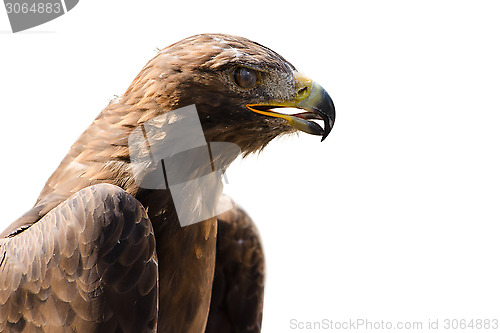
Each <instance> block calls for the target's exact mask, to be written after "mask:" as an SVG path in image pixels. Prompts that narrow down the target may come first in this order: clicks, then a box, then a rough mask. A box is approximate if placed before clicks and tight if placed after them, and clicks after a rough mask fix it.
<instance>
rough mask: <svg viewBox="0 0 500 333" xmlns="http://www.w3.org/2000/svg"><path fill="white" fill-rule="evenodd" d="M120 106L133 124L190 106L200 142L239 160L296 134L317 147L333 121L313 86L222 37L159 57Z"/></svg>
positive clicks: (264, 52) (280, 62)
mask: <svg viewBox="0 0 500 333" xmlns="http://www.w3.org/2000/svg"><path fill="white" fill-rule="evenodd" d="M121 102H122V103H125V104H126V105H128V107H129V108H132V109H135V110H136V111H137V112H139V113H140V114H141V116H140V119H139V123H140V122H143V121H147V120H149V119H151V118H152V117H154V116H156V115H158V114H161V113H162V112H165V111H170V110H174V109H177V108H181V107H184V106H187V105H192V104H194V105H196V108H197V110H198V113H199V117H200V121H201V125H202V128H203V131H204V133H205V137H206V138H207V141H224V142H232V143H235V144H237V145H238V146H239V147H240V149H241V151H242V152H243V153H244V154H248V153H251V152H255V151H259V150H261V149H262V148H264V147H265V146H266V145H267V144H268V143H269V142H270V141H271V140H272V139H274V138H275V137H277V136H280V135H283V134H288V133H292V132H295V131H297V130H299V131H303V132H306V133H309V134H313V135H321V136H322V140H324V139H325V138H326V137H327V136H328V134H329V133H330V131H331V129H332V126H333V124H334V120H335V108H334V105H333V102H332V99H331V98H330V96H329V95H328V93H327V92H326V91H325V90H324V89H323V88H322V87H321V86H320V85H319V84H317V83H316V82H314V81H313V80H311V79H309V78H308V77H306V76H305V75H303V74H301V73H299V72H298V71H297V70H296V69H295V67H294V66H293V65H292V64H291V63H289V62H288V61H286V60H285V59H284V58H283V57H281V56H280V55H279V54H277V53H276V52H274V51H272V50H271V49H269V48H267V47H265V46H262V45H260V44H258V43H256V42H253V41H250V40H248V39H246V38H242V37H235V36H229V35H222V34H202V35H196V36H193V37H189V38H186V39H183V40H181V41H179V42H177V43H175V44H173V45H170V46H168V47H166V48H164V49H163V50H161V51H159V52H158V54H157V55H156V56H155V57H154V58H153V59H151V60H150V61H149V62H148V63H147V64H146V66H145V67H144V68H143V70H142V71H141V72H140V73H139V75H138V76H137V77H136V78H135V80H134V81H133V83H132V85H131V86H130V88H129V89H128V90H127V91H126V93H125V94H124V95H123V97H122V100H121ZM290 108H293V109H295V110H294V111H293V112H287V111H288V109H290ZM297 109H298V110H297ZM316 121H322V122H323V126H320V125H319V124H318V123H317V122H316Z"/></svg>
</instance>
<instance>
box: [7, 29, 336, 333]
mask: <svg viewBox="0 0 500 333" xmlns="http://www.w3.org/2000/svg"><path fill="white" fill-rule="evenodd" d="M189 106H194V107H195V110H196V114H197V117H198V120H197V121H198V123H199V126H200V128H201V129H200V131H202V133H201V134H202V135H201V137H203V138H204V142H205V143H207V145H206V146H208V145H210V146H211V145H212V143H225V144H228V145H229V146H231V147H238V151H237V154H240V155H242V156H247V155H248V154H251V153H255V152H259V151H261V150H262V149H263V148H265V147H266V145H267V144H268V143H269V142H270V141H271V140H273V139H274V138H276V137H278V136H282V135H287V134H291V133H294V132H297V131H302V132H306V133H309V134H312V135H318V136H321V138H322V140H324V139H325V138H326V137H327V136H328V134H329V133H330V131H331V129H332V126H333V124H334V120H335V108H334V105H333V102H332V99H331V98H330V96H329V95H328V93H327V92H326V91H325V90H324V89H323V88H322V87H321V85H319V84H318V83H316V82H314V81H313V80H311V79H310V78H308V77H307V76H305V75H303V74H301V73H300V72H298V71H297V70H296V68H295V67H294V66H293V65H292V64H291V63H289V62H288V61H286V60H285V59H284V58H283V57H281V56H280V55H279V54H277V53H276V52H274V51H272V50H271V49H269V48H267V47H265V46H263V45H261V44H258V43H256V42H253V41H251V40H248V39H246V38H242V37H236V36H231V35H225V34H200V35H196V36H193V37H189V38H186V39H183V40H181V41H179V42H177V43H175V44H172V45H170V46H168V47H166V48H164V49H163V50H159V51H158V53H157V54H156V55H155V57H154V58H153V59H151V60H150V61H149V62H148V63H147V64H146V65H145V66H144V68H143V69H142V70H141V71H140V73H139V74H138V75H137V77H136V78H135V79H134V80H133V82H132V84H131V85H130V87H129V88H128V89H127V90H126V91H125V93H124V94H123V95H121V96H120V97H117V98H116V99H115V100H113V101H111V102H110V103H109V105H108V106H107V107H106V108H104V110H103V111H102V112H101V113H100V114H99V115H98V116H97V118H96V119H95V120H94V121H93V123H92V124H91V125H90V126H89V127H88V128H87V130H85V132H84V133H83V134H82V135H81V136H80V137H79V139H78V140H77V141H76V142H75V143H74V145H73V146H72V147H71V149H70V151H69V152H68V154H67V156H66V157H65V158H64V159H63V161H62V162H61V164H60V165H59V167H58V168H57V169H56V170H55V172H54V173H53V174H52V176H51V177H50V178H49V179H48V181H47V183H46V185H45V187H44V188H43V189H42V191H41V193H40V196H39V197H38V199H37V201H36V203H35V205H34V207H33V208H32V209H31V210H29V211H28V212H27V213H25V214H24V215H23V216H21V217H20V218H19V219H18V220H16V221H14V222H13V223H12V224H11V225H10V226H9V227H8V228H7V229H6V230H4V231H3V233H2V234H1V235H0V330H1V331H2V332H35V331H36V332H66V331H68V332H70V331H72V332H169V333H186V332H188V333H199V332H210V333H211V332H260V330H261V321H262V311H263V310H262V309H263V291H264V273H265V272H264V269H265V263H264V255H263V250H262V244H261V241H260V238H259V234H258V231H257V228H256V226H255V225H254V223H253V222H252V220H251V219H250V217H249V215H248V214H247V213H246V212H245V211H244V210H243V209H242V208H241V207H239V206H238V205H236V204H235V203H234V202H233V201H232V199H230V198H229V197H227V196H224V195H220V196H217V200H215V206H216V209H217V212H218V213H217V215H210V216H208V217H207V218H205V219H203V220H200V221H197V223H189V224H188V225H182V224H181V223H179V222H180V217H179V214H178V209H176V208H178V207H176V202H174V201H175V200H174V199H175V198H174V197H175V196H174V192H173V191H172V186H169V187H166V188H162V187H161V186H159V187H157V188H152V187H151V186H149V187H148V186H141V185H142V183H141V182H140V181H137V177H136V175H137V172H135V171H137V169H139V174H140V173H141V172H142V171H144V170H143V169H145V168H147V167H153V169H154V167H158V166H159V165H160V162H159V161H155V160H150V161H149V162H148V163H142V164H141V163H134V161H133V158H132V156H131V150H132V148H131V147H132V146H131V145H130V137H131V135H132V133H134V131H137V130H138V129H141V128H142V129H144V128H145V127H144V126H145V124H150V123H151V122H154V124H156V122H157V121H158V119H160V120H161V119H163V121H164V122H167V121H172V120H175V119H176V117H173V116H171V117H166V116H167V115H175V113H174V112H175V111H176V110H181V109H183V108H186V107H189ZM290 109H292V110H293V112H290ZM178 115H179V113H178V114H177V116H178ZM170 125H171V126H170ZM170 125H169V126H170V127H168V126H167V127H165V130H161V128H163V127H161V126H160V127H158V128H160V130H159V132H155V134H154V135H150V136H148V138H149V142H147V145H145V146H134V149H135V151H136V153H137V151H139V153H141V152H142V151H143V150H144V151H146V150H147V149H148V147H153V146H155V144H156V143H157V142H159V141H160V140H161V138H162V137H165V136H168V135H169V133H176V137H174V139H175V140H174V142H181V141H182V140H184V139H185V138H188V139H189V138H191V137H192V136H193V135H194V134H193V133H191V132H190V131H184V130H175V128H179V127H175V126H176V124H175V121H174V123H173V124H170ZM150 127H151V126H150ZM152 127H154V126H152ZM158 128H157V129H158ZM162 131H163V132H162ZM206 146H205V147H206ZM141 147H142V148H141ZM199 154H201V153H196V154H194V156H200V155H199ZM142 155H144V156H145V154H142ZM192 155H193V154H192ZM233 157H234V156H232V158H219V159H218V160H217V161H216V162H217V163H216V164H217V169H218V170H222V171H224V170H226V169H227V167H228V166H229V164H230V163H231V161H232V160H233V159H234V158H233ZM183 161H184V160H183ZM213 164H214V163H213V161H212V169H211V170H212V171H213V170H215V169H214V168H213ZM146 165H147V166H146ZM179 169H184V168H183V167H182V166H181V167H180V168H179ZM188 169H189V168H188ZM191 169H192V168H191ZM191 169H190V170H191ZM195 169H196V168H195ZM155 170H158V169H155ZM160 170H161V169H160ZM197 171H199V170H194V171H192V170H191V171H189V172H197ZM209 171H210V170H209ZM189 172H188V173H189ZM204 172H205V171H204ZM202 174H203V175H204V174H206V172H205V173H202ZM210 174H216V178H217V179H220V178H221V177H223V172H221V173H213V172H212V173H210ZM187 176H189V175H187ZM190 191H191V192H189V193H188V194H187V196H186V198H187V199H186V200H185V201H182V202H181V205H182V204H183V203H184V204H183V205H184V209H186V210H187V211H190V210H191V211H194V210H195V209H196V207H194V206H192V205H195V202H196V200H191V199H190V198H197V196H198V194H199V193H197V192H198V191H202V189H201V185H200V186H194V187H190ZM214 191H215V190H214ZM217 191H218V189H217ZM205 192H206V191H205ZM214 196H216V194H215V193H214ZM188 199H189V200H188ZM186 202H187V203H186ZM221 207H229V208H230V209H222V208H221ZM220 208H221V209H220Z"/></svg>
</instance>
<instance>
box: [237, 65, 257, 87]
mask: <svg viewBox="0 0 500 333" xmlns="http://www.w3.org/2000/svg"><path fill="white" fill-rule="evenodd" d="M258 79H259V76H258V74H257V72H256V71H255V70H253V69H250V68H246V67H236V68H235V69H234V70H233V80H234V82H235V83H236V84H237V85H239V86H240V87H242V88H247V89H248V88H252V87H253V86H255V85H256V84H257V81H258Z"/></svg>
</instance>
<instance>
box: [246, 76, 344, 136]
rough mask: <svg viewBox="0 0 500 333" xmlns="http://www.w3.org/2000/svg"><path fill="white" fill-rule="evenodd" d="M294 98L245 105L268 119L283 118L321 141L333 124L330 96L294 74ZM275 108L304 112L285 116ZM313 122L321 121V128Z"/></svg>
mask: <svg viewBox="0 0 500 333" xmlns="http://www.w3.org/2000/svg"><path fill="white" fill-rule="evenodd" d="M294 78H295V88H296V96H295V99H294V100H292V101H270V102H264V103H257V104H247V105H246V106H247V108H248V109H249V110H251V111H253V112H256V113H259V114H263V115H266V116H270V117H277V118H283V119H285V120H287V121H288V123H289V124H290V125H291V126H293V127H294V128H296V129H298V130H299V131H302V132H306V133H309V134H312V135H321V136H322V138H321V141H323V140H325V138H326V137H327V136H328V134H330V132H331V130H332V127H333V124H334V122H335V106H334V105H333V101H332V99H331V98H330V95H328V93H327V92H326V90H325V89H323V87H322V86H320V85H319V84H317V83H316V82H314V81H312V80H311V79H309V78H308V77H306V76H304V75H302V74H300V73H295V74H294ZM277 108H297V109H302V110H305V111H306V112H301V113H295V114H285V113H280V112H277V111H275V110H271V109H277ZM313 120H323V122H324V127H321V126H320V125H318V124H317V123H316V122H314V121H313Z"/></svg>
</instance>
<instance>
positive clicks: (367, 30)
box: [0, 0, 500, 332]
mask: <svg viewBox="0 0 500 333" xmlns="http://www.w3.org/2000/svg"><path fill="white" fill-rule="evenodd" d="M499 17H500V3H499V2H498V1H347V0H346V1H330V2H326V1H325V2H319V1H303V0H302V1H297V2H292V1H288V2H283V3H282V4H278V3H273V2H272V1H245V2H241V3H239V2H215V1H202V2H194V1H165V0H162V1H153V0H148V1H136V2H134V3H132V2H126V1H109V0H108V1H90V0H82V1H81V2H80V3H79V4H78V5H77V6H76V7H75V8H74V9H73V10H72V11H70V12H69V13H68V14H67V15H64V16H63V17H60V18H58V19H56V20H54V21H52V22H49V23H47V24H44V25H42V26H39V27H36V28H34V29H31V30H29V31H27V32H25V33H18V34H11V33H10V32H9V30H10V26H9V24H8V20H7V15H6V13H5V11H4V9H3V7H1V8H0V30H2V31H3V32H2V33H1V34H0V101H1V104H0V108H1V111H0V112H1V118H0V124H1V130H0V142H1V151H0V159H1V163H0V175H1V180H0V184H1V186H2V188H1V189H0V211H1V226H2V228H4V227H5V226H7V224H9V223H10V222H12V221H13V220H14V219H16V218H17V217H18V216H20V215H21V214H22V213H23V212H24V211H26V210H28V209H29V208H30V207H31V206H32V205H33V203H34V201H35V199H36V197H37V196H38V193H39V191H40V190H41V189H42V187H43V184H44V183H45V181H46V180H47V178H48V177H49V176H50V174H51V173H52V171H53V170H54V169H55V168H56V167H57V165H58V164H59V162H60V161H61V160H62V158H63V157H64V155H65V154H66V152H67V151H68V149H69V148H70V146H71V144H72V143H73V142H74V141H75V140H76V139H77V137H78V136H79V134H80V133H81V132H82V131H83V130H84V129H85V128H86V127H87V126H88V125H89V124H90V123H91V122H92V120H93V119H94V117H95V116H96V115H97V114H98V113H99V112H100V110H101V109H102V108H104V107H105V106H106V105H107V103H108V101H109V100H110V99H112V98H113V95H120V94H122V93H123V92H124V91H125V89H126V88H127V87H128V85H129V84H130V82H131V81H132V79H133V78H134V77H135V75H136V74H137V73H138V72H139V70H140V69H141V68H142V66H143V65H144V64H145V63H146V62H147V60H148V59H150V58H151V57H153V56H154V54H155V51H154V49H155V48H157V47H159V48H163V47H165V46H167V45H169V44H171V43H173V42H176V41H177V40H180V39H182V38H184V37H187V36H190V35H193V34H196V33H203V32H223V33H229V34H234V35H241V36H245V37H247V38H250V39H252V40H255V41H258V42H260V43H262V44H264V45H266V46H269V47H270V48H272V49H274V50H275V51H277V52H278V53H280V54H281V55H283V56H284V57H285V58H287V59H288V60H289V61H291V62H292V63H293V64H295V65H296V67H298V68H299V69H301V70H302V71H303V72H304V73H306V74H307V75H309V76H310V77H312V78H314V79H315V80H316V81H318V82H320V83H321V84H322V85H323V86H324V87H325V88H326V89H327V90H328V91H329V92H330V94H331V96H332V98H333V100H334V102H335V105H336V107H337V112H338V117H337V122H336V125H335V127H334V129H333V131H332V134H331V135H330V137H328V138H327V140H326V141H325V142H323V143H320V140H319V138H318V137H313V136H308V135H306V134H301V135H300V136H298V137H291V138H289V139H283V140H278V141H276V142H274V143H273V144H271V145H270V146H269V147H268V148H267V149H266V150H265V151H264V152H263V153H262V154H261V155H260V156H253V157H250V158H247V159H246V160H243V161H237V162H236V163H234V165H233V166H232V168H231V169H230V171H229V172H228V176H229V181H230V185H229V187H228V188H227V192H228V193H230V194H231V195H232V196H233V197H234V198H235V200H236V201H237V202H238V203H240V204H241V205H242V206H243V207H244V208H245V209H246V210H247V211H248V212H249V213H250V215H251V216H252V217H253V218H254V220H255V221H256V223H257V224H258V226H259V228H260V230H261V234H262V238H263V241H264V246H265V251H266V255H267V286H266V302H265V313H264V330H263V331H264V332H294V331H299V330H297V329H292V328H291V326H290V320H291V319H297V320H298V321H318V320H322V319H323V318H327V319H331V320H334V321H343V320H349V319H357V318H366V319H368V320H372V321H380V320H384V321H394V322H396V321H406V320H410V321H423V322H424V327H425V325H426V323H427V320H428V318H431V319H436V318H439V319H440V324H441V323H442V321H443V320H444V319H446V318H457V319H462V318H464V319H468V318H483V319H486V318H490V319H492V318H498V317H500V269H499V258H500V241H499V231H500V228H499V223H500V210H499V209H498V207H499V199H500V174H499V171H500V158H499V151H498V145H499V142H500V131H499V128H500V98H499V92H500V42H499V41H500V37H499V35H500V19H499ZM490 331H491V330H490Z"/></svg>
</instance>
